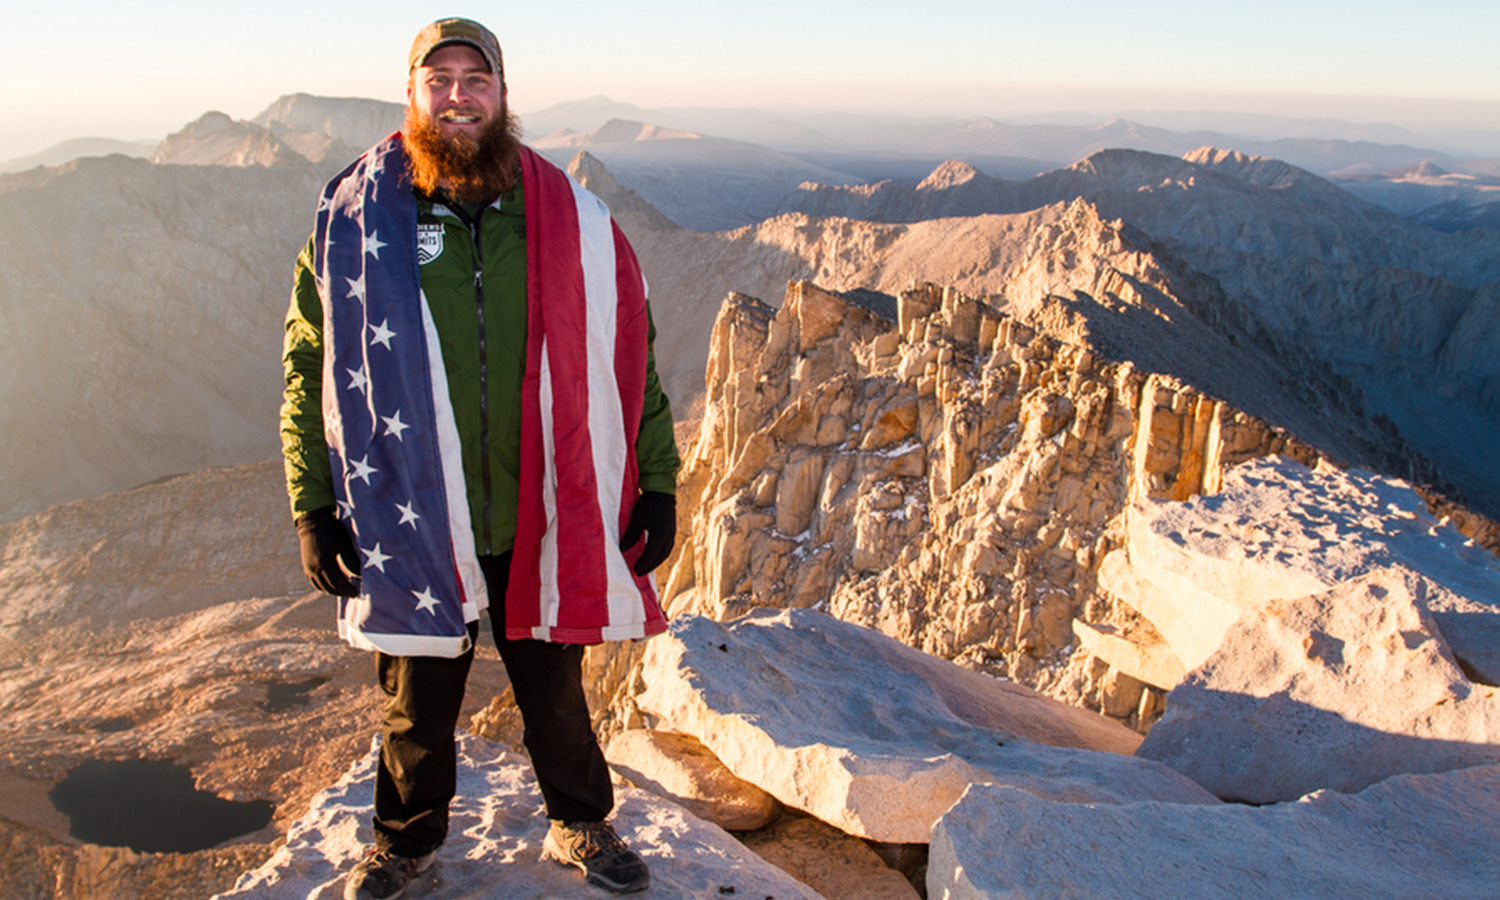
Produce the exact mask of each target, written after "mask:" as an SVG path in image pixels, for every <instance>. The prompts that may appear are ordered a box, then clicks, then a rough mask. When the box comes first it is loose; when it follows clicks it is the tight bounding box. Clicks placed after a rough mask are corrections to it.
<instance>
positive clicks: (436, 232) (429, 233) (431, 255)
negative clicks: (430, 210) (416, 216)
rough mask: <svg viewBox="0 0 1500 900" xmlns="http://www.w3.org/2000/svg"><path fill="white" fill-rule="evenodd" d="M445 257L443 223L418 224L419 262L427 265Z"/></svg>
mask: <svg viewBox="0 0 1500 900" xmlns="http://www.w3.org/2000/svg"><path fill="white" fill-rule="evenodd" d="M442 255H443V223H441V222H418V223H417V262H418V263H420V264H421V265H424V266H425V265H427V264H428V263H430V262H432V261H433V260H435V259H437V258H438V257H439V256H442Z"/></svg>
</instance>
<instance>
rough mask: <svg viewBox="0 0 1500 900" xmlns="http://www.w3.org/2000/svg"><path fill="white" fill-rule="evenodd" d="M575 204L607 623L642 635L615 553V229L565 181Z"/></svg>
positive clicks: (618, 419)
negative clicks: (586, 317) (636, 631)
mask: <svg viewBox="0 0 1500 900" xmlns="http://www.w3.org/2000/svg"><path fill="white" fill-rule="evenodd" d="M569 184H570V185H571V186H572V188H573V199H574V202H575V204H576V205H577V207H578V231H579V235H578V243H579V248H580V250H581V251H582V252H581V254H580V255H581V256H582V257H583V285H584V295H585V302H586V303H587V312H588V379H589V445H590V447H591V448H592V449H593V457H594V458H593V462H594V483H595V484H596V485H597V487H598V492H599V514H600V518H601V519H603V522H604V546H603V547H602V548H600V549H601V551H602V553H603V556H604V560H605V567H606V571H607V577H608V579H609V585H608V595H607V596H608V601H609V625H608V627H610V628H615V627H621V626H624V627H629V626H637V627H639V628H641V633H640V634H638V635H635V636H637V637H644V636H645V633H644V624H645V610H644V608H643V604H642V603H641V592H640V588H638V587H637V586H636V584H635V580H634V578H633V577H632V575H631V571H630V564H629V563H628V562H626V560H625V557H624V555H623V554H622V553H621V552H620V549H619V548H620V505H621V496H620V493H621V490H622V489H623V487H624V483H625V463H626V459H627V450H628V445H627V444H626V440H627V439H626V437H625V411H624V409H623V408H622V407H621V405H620V386H619V382H618V381H616V379H615V334H616V327H617V324H618V323H617V316H618V314H619V306H620V296H619V283H618V282H617V281H616V278H615V234H614V227H613V225H612V224H611V221H610V217H609V208H608V207H606V206H605V205H604V201H602V200H600V199H599V198H598V197H596V196H594V195H593V194H591V193H589V192H588V191H586V190H584V189H583V188H582V187H580V186H579V185H578V184H576V183H574V182H572V181H571V180H570V181H569Z"/></svg>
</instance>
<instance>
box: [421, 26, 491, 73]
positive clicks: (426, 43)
mask: <svg viewBox="0 0 1500 900" xmlns="http://www.w3.org/2000/svg"><path fill="white" fill-rule="evenodd" d="M448 44H468V45H469V46H470V47H473V48H474V49H475V50H478V51H479V54H480V55H481V56H483V57H484V59H485V62H487V63H489V64H490V71H491V72H494V73H495V74H496V75H499V76H500V77H501V78H504V77H505V64H504V60H503V59H502V58H501V56H500V42H499V41H498V40H496V39H495V35H494V34H493V33H492V32H491V31H490V30H489V29H488V28H485V27H484V26H483V25H481V24H479V23H478V22H476V21H474V20H473V19H458V18H453V19H438V20H437V21H436V22H433V23H432V24H431V25H428V26H427V27H426V28H423V29H422V30H421V31H419V32H417V39H416V40H414V41H412V42H411V53H410V54H408V55H407V63H408V65H407V68H408V69H415V68H416V67H417V66H420V65H421V64H422V63H424V62H426V61H427V57H428V56H429V55H430V54H431V53H432V51H434V50H436V49H437V48H439V47H445V46H447V45H448Z"/></svg>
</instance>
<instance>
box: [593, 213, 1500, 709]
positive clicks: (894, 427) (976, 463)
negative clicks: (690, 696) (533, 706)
mask: <svg viewBox="0 0 1500 900" xmlns="http://www.w3.org/2000/svg"><path fill="white" fill-rule="evenodd" d="M1080 212H1086V210H1082V209H1081V210H1080ZM1101 232H1105V233H1107V232H1108V227H1107V226H1106V225H1105V224H1104V223H1098V225H1097V226H1096V229H1095V231H1094V234H1093V238H1094V239H1096V240H1097V239H1099V238H1100V237H1101ZM1088 233H1089V230H1088V229H1087V228H1082V227H1080V228H1075V229H1072V230H1070V231H1067V232H1066V236H1067V237H1066V238H1065V237H1064V232H1062V231H1061V230H1059V232H1058V234H1057V235H1056V236H1055V238H1054V241H1053V242H1052V245H1051V246H1050V247H1048V248H1047V250H1046V251H1045V252H1044V251H1042V250H1041V249H1039V248H1033V249H1034V254H1033V258H1032V262H1033V265H1034V266H1037V267H1039V268H1042V269H1045V268H1047V267H1046V266H1045V265H1042V264H1041V263H1040V262H1039V260H1040V259H1042V258H1045V257H1050V256H1052V255H1053V254H1057V257H1058V258H1061V256H1063V255H1065V254H1067V253H1070V252H1071V253H1073V254H1074V257H1073V258H1074V260H1075V262H1077V260H1078V251H1079V250H1080V247H1079V246H1078V244H1079V243H1080V240H1079V239H1080V235H1086V234H1088ZM1044 243H1045V242H1044ZM1115 261H1116V262H1119V261H1121V260H1119V259H1118V258H1117V259H1116V260H1115ZM1135 263H1136V269H1135V270H1134V271H1133V272H1131V273H1128V274H1127V273H1126V272H1125V271H1123V270H1121V269H1119V268H1115V267H1114V266H1111V265H1109V264H1107V261H1101V260H1100V259H1099V258H1098V257H1096V258H1095V265H1093V266H1086V265H1082V264H1076V265H1073V266H1072V267H1070V268H1068V269H1066V270H1063V271H1059V270H1056V269H1054V270H1053V274H1054V275H1055V276H1057V277H1058V278H1060V279H1064V280H1065V279H1066V278H1067V277H1073V278H1077V279H1079V280H1080V281H1081V280H1083V279H1085V278H1091V279H1092V280H1093V281H1094V283H1095V285H1096V287H1095V293H1094V295H1093V302H1094V303H1096V304H1097V305H1098V307H1099V308H1100V309H1103V310H1109V311H1110V312H1105V313H1103V314H1102V316H1101V318H1103V319H1108V318H1109V317H1110V316H1111V315H1118V316H1124V317H1125V318H1130V314H1132V311H1133V315H1134V316H1136V317H1138V318H1143V319H1144V321H1137V322H1135V323H1133V324H1134V325H1135V327H1136V328H1137V329H1138V330H1137V332H1136V336H1137V337H1138V338H1139V339H1140V340H1141V341H1142V342H1149V339H1150V337H1151V336H1152V335H1155V336H1156V337H1157V338H1158V339H1159V342H1169V341H1170V340H1171V338H1172V335H1173V334H1174V330H1175V333H1176V334H1177V335H1179V336H1181V335H1183V334H1184V332H1183V331H1182V329H1183V328H1184V326H1185V324H1186V323H1185V321H1184V320H1191V319H1192V318H1193V316H1192V314H1191V312H1190V311H1189V310H1188V309H1187V308H1186V307H1184V306H1182V305H1180V304H1177V303H1175V300H1176V298H1175V296H1174V293H1173V291H1174V289H1180V287H1179V286H1178V285H1177V284H1176V282H1175V281H1174V278H1173V275H1172V273H1171V272H1170V270H1167V269H1163V268H1162V267H1161V266H1160V265H1159V264H1157V263H1156V261H1155V260H1153V259H1152V258H1150V257H1149V256H1139V257H1137V258H1136V259H1135ZM1025 270H1026V267H1024V266H1023V267H1022V271H1025ZM1091 270H1092V271H1091ZM1111 277H1112V278H1113V279H1114V284H1113V287H1112V288H1107V289H1101V288H1100V285H1107V284H1108V282H1109V280H1110V278H1111ZM1142 284H1151V288H1150V290H1149V291H1147V290H1142V289H1141V288H1140V287H1139V285H1142ZM1063 294H1064V296H1067V293H1066V292H1063ZM1088 324H1089V323H1085V322H1081V321H1080V317H1079V315H1078V312H1077V309H1076V308H1075V306H1074V304H1073V303H1072V302H1071V301H1069V300H1064V299H1061V298H1059V297H1057V296H1044V297H1038V298H1033V300H1032V301H1031V303H1030V304H1028V308H1027V309H1026V310H1025V311H1023V312H1020V313H1018V314H1010V313H1005V312H1001V311H999V310H997V309H996V308H994V307H992V306H989V305H988V304H985V303H983V302H980V301H977V300H975V299H973V298H970V297H967V296H965V295H964V294H962V293H960V292H958V291H955V290H952V289H946V290H945V289H940V288H937V287H934V286H932V285H918V286H916V287H914V288H912V289H911V290H908V291H905V292H902V293H901V294H900V296H899V297H896V298H892V297H889V296H887V295H882V294H877V293H874V292H859V291H856V292H850V293H847V294H844V295H839V294H834V293H831V292H829V291H825V290H823V289H821V288H819V287H817V286H815V285H813V284H810V283H806V282H799V283H794V284H792V285H791V286H789V288H788V290H787V296H786V299H785V301H784V303H783V304H782V306H781V308H780V310H774V309H772V308H771V307H770V306H768V305H766V304H764V303H762V302H760V301H758V300H756V299H754V298H750V297H747V296H744V295H732V296H731V297H730V298H729V299H728V300H726V301H725V304H724V306H723V309H722V312H721V314H720V316H719V319H718V321H717V323H716V325H715V328H714V335H713V344H712V349H711V352H710V357H709V366H708V375H707V382H708V400H707V404H706V409H705V415H704V419H703V423H702V426H701V430H700V432H699V435H698V438H697V441H696V444H695V445H694V447H693V448H692V450H691V452H690V453H689V454H688V457H687V465H686V470H685V472H684V474H683V477H682V482H681V486H680V488H679V498H680V500H679V508H680V509H681V510H682V511H683V512H682V516H683V518H684V519H685V520H686V521H685V522H684V523H683V533H684V534H685V535H687V539H686V541H685V542H684V545H683V546H682V547H681V549H680V551H679V553H678V555H677V556H676V557H675V559H674V561H673V564H672V566H671V569H670V576H669V577H668V578H667V580H666V584H665V586H664V589H663V596H664V598H665V601H666V605H667V608H668V609H669V611H670V612H671V613H672V614H681V613H684V612H699V613H704V614H708V615H711V616H713V617H716V618H728V617H733V616H736V615H739V614H742V613H744V612H745V611H747V610H748V609H750V608H752V607H756V606H771V607H806V606H816V607H821V608H826V609H828V610H829V611H830V612H832V613H833V614H834V615H836V616H838V617H840V618H843V619H846V620H848V621H853V622H857V623H860V624H864V625H869V626H872V627H875V628H878V629H880V630H882V631H884V632H886V633H887V634H890V635H892V636H894V637H896V638H898V639H899V640H901V641H903V642H905V643H907V644H910V645H912V646H916V647H919V648H921V649H923V650H926V651H928V652H931V653H934V654H936V655H939V656H943V657H947V658H951V659H957V660H960V661H962V662H963V663H964V664H966V665H968V666H970V667H972V668H975V669H978V670H981V671H986V672H989V673H992V674H995V675H998V676H1002V677H1006V678H1011V679H1014V680H1017V681H1021V682H1024V683H1026V684H1028V685H1031V686H1034V687H1037V688H1039V689H1041V690H1043V691H1044V692H1046V693H1049V694H1051V695H1053V696H1056V697H1058V698H1060V699H1065V700H1068V701H1070V702H1074V703H1080V704H1084V705H1087V706H1090V707H1096V708H1100V709H1102V710H1103V711H1105V712H1106V713H1108V714H1110V715H1112V716H1115V717H1116V718H1119V719H1122V720H1125V721H1128V722H1129V723H1131V724H1133V725H1136V726H1137V727H1141V728H1145V727H1147V726H1149V724H1150V723H1151V722H1152V721H1153V720H1154V718H1155V716H1156V715H1158V714H1159V712H1160V710H1161V706H1162V693H1161V692H1160V691H1159V690H1156V689H1153V688H1150V687H1148V686H1146V685H1145V684H1143V683H1142V682H1140V681H1137V680H1135V679H1134V678H1132V677H1131V676H1129V675H1126V674H1124V673H1123V672H1120V671H1118V670H1116V669H1114V668H1112V667H1111V666H1109V665H1108V664H1106V663H1103V662H1102V661H1100V660H1097V659H1096V658H1095V657H1094V656H1093V655H1092V654H1090V653H1089V652H1088V651H1087V650H1084V649H1081V648H1080V647H1079V646H1078V644H1077V642H1076V641H1075V638H1074V630H1073V627H1072V623H1073V621H1074V620H1075V619H1078V620H1082V621H1084V622H1088V623H1093V624H1096V625H1100V626H1108V630H1109V631H1111V632H1113V633H1119V634H1127V635H1128V634H1131V633H1133V632H1149V631H1150V630H1151V626H1150V625H1149V623H1146V622H1145V621H1144V620H1143V619H1141V618H1140V617H1139V616H1138V615H1136V614H1135V613H1134V612H1133V611H1132V610H1131V609H1130V608H1129V607H1127V606H1125V605H1123V604H1121V603H1118V602H1117V601H1115V600H1114V599H1113V598H1111V597H1110V596H1108V595H1107V594H1105V593H1103V592H1101V591H1099V590H1098V589H1097V572H1098V567H1099V563H1100V561H1101V560H1102V559H1103V558H1104V556H1105V555H1106V554H1107V553H1108V552H1110V551H1111V550H1112V549H1114V548H1116V547H1117V546H1119V545H1120V543H1121V541H1122V538H1123V529H1124V524H1123V514H1124V512H1125V510H1126V508H1127V506H1128V504H1129V502H1130V500H1131V499H1132V498H1133V497H1158V498H1174V499H1186V498H1187V497H1189V496H1192V495H1195V494H1198V493H1203V492H1213V491H1214V490H1216V488H1217V487H1218V485H1219V484H1220V482H1221V479H1222V477H1223V473H1224V471H1225V469H1226V468H1228V467H1230V466H1232V465H1234V464H1236V463H1238V462H1240V461H1243V460H1247V459H1251V458H1255V457H1259V456H1263V455H1266V454H1271V453H1281V454H1285V455H1290V456H1292V457H1294V458H1297V459H1300V460H1302V461H1304V462H1308V463H1311V462H1314V461H1315V460H1317V459H1319V458H1323V457H1331V458H1333V459H1337V460H1341V461H1346V462H1347V461H1350V460H1354V459H1359V458H1360V457H1364V458H1365V459H1366V460H1368V459H1369V458H1371V457H1375V458H1378V459H1380V460H1381V461H1382V462H1383V463H1384V464H1385V465H1387V466H1396V467H1400V466H1402V465H1405V466H1407V467H1408V468H1417V469H1420V467H1421V461H1420V460H1419V459H1418V458H1416V457H1415V456H1414V455H1413V454H1412V453H1411V451H1410V450H1409V449H1408V448H1407V447H1405V445H1404V444H1403V443H1402V442H1401V440H1400V438H1399V436H1397V435H1395V434H1393V433H1391V432H1389V431H1387V430H1383V429H1381V428H1380V427H1379V426H1377V425H1375V424H1374V423H1372V422H1370V421H1368V420H1366V419H1364V418H1363V417H1362V416H1360V415H1359V414H1358V413H1357V412H1356V411H1355V410H1354V409H1350V408H1349V405H1351V404H1353V405H1357V399H1358V398H1357V391H1355V390H1354V389H1353V388H1352V387H1350V386H1348V384H1347V383H1346V382H1340V381H1339V380H1338V379H1337V378H1323V379H1320V377H1319V374H1318V373H1317V372H1316V370H1301V371H1298V370H1295V369H1293V368H1290V367H1289V366H1288V359H1281V360H1277V359H1275V358H1267V357H1264V356H1261V357H1259V360H1260V361H1259V364H1258V365H1252V364H1251V362H1252V360H1251V357H1252V355H1253V354H1249V353H1246V352H1244V351H1242V350H1239V349H1238V348H1236V347H1234V346H1233V345H1231V344H1230V343H1229V342H1228V341H1226V340H1224V339H1223V338H1222V337H1221V338H1218V339H1217V340H1215V339H1214V338H1213V332H1212V331H1211V330H1208V329H1204V333H1203V334H1200V335H1198V336H1197V337H1198V338H1199V339H1200V340H1201V343H1199V344H1198V345H1196V346H1195V347H1193V348H1192V353H1197V354H1204V356H1205V357H1208V356H1213V357H1214V358H1213V359H1211V360H1210V359H1207V358H1205V359H1202V360H1200V362H1202V363H1203V365H1202V366H1200V367H1199V368H1198V369H1197V370H1196V371H1195V370H1194V369H1193V367H1192V366H1191V365H1190V364H1191V362H1192V360H1191V359H1182V358H1179V359H1177V360H1176V363H1178V365H1179V368H1178V372H1179V373H1180V374H1169V373H1167V372H1166V371H1164V368H1165V367H1152V366H1147V365H1142V364H1140V363H1133V362H1130V361H1125V360H1124V359H1123V358H1122V357H1121V356H1120V355H1118V354H1116V353H1115V352H1113V351H1112V350H1111V349H1109V344H1108V340H1104V341H1101V340H1098V339H1096V338H1095V337H1094V335H1092V334H1091V333H1090V331H1089V329H1088V327H1086V326H1087V325H1088ZM1093 324H1094V325H1095V326H1097V325H1098V323H1097V322H1095V323H1093ZM1098 330H1099V331H1100V332H1105V335H1104V336H1105V337H1106V338H1107V339H1114V340H1116V341H1118V340H1119V335H1118V334H1108V331H1109V329H1107V328H1098ZM1179 349H1182V348H1179ZM1189 355H1190V356H1191V354H1189ZM1241 358H1243V360H1244V368H1240V369H1238V370H1237V371H1235V381H1236V383H1237V384H1238V385H1239V387H1240V393H1241V395H1242V396H1246V397H1250V398H1255V397H1256V396H1257V392H1263V394H1264V395H1265V396H1266V397H1269V395H1272V394H1275V395H1276V403H1275V405H1274V406H1272V407H1267V408H1268V409H1269V410H1271V411H1272V414H1273V415H1274V416H1275V417H1276V418H1277V419H1278V420H1280V422H1281V423H1285V422H1296V423H1297V429H1307V430H1312V431H1318V433H1319V437H1318V441H1317V443H1316V444H1314V443H1312V442H1309V441H1308V440H1306V439H1305V438H1304V437H1302V433H1303V432H1302V431H1301V430H1297V429H1294V430H1288V429H1287V428H1286V427H1285V426H1284V424H1282V425H1281V427H1278V425H1273V424H1272V423H1271V422H1270V421H1267V419H1265V418H1262V417H1260V416H1257V415H1251V414H1249V413H1247V412H1245V411H1244V410H1243V408H1237V406H1236V405H1235V404H1231V403H1228V402H1225V400H1224V399H1223V398H1222V397H1221V396H1216V395H1215V394H1213V393H1211V392H1207V391H1205V390H1204V389H1203V388H1202V386H1201V385H1200V384H1195V383H1194V382H1195V376H1198V375H1202V374H1204V373H1206V372H1208V371H1209V369H1210V368H1214V369H1217V370H1222V369H1223V368H1225V367H1226V366H1227V367H1228V368H1230V369H1231V370H1235V369H1236V367H1237V366H1238V365H1240V362H1241ZM1152 359H1153V361H1154V362H1157V363H1161V362H1169V363H1170V362H1173V359H1172V354H1171V353H1169V352H1166V351H1162V352H1160V353H1158V355H1156V356H1155V357H1153V358H1152ZM1293 361H1294V360H1293ZM1296 378H1301V379H1302V380H1303V381H1304V385H1303V387H1304V389H1303V390H1301V391H1296V390H1292V389H1291V382H1292V380H1294V379H1296ZM1340 390H1344V391H1347V392H1348V393H1346V394H1342V395H1341V394H1340ZM1341 401H1342V402H1343V403H1344V404H1345V408H1346V409H1348V411H1347V412H1346V413H1344V415H1343V420H1342V422H1341V424H1340V427H1338V428H1330V427H1329V426H1330V422H1331V420H1332V419H1333V418H1335V416H1333V415H1331V414H1330V409H1331V408H1337V404H1339V403H1340V402H1341ZM1474 522H1475V523H1478V524H1480V525H1483V520H1477V519H1476V520H1474ZM1489 540H1490V541H1491V544H1492V546H1500V544H1495V542H1494V534H1493V533H1490V534H1489ZM616 665H617V666H618V663H617V664H616ZM616 672H617V673H618V668H617V669H616ZM617 714H618V713H617ZM624 718H625V719H626V720H628V718H629V714H628V712H626V713H625V714H624Z"/></svg>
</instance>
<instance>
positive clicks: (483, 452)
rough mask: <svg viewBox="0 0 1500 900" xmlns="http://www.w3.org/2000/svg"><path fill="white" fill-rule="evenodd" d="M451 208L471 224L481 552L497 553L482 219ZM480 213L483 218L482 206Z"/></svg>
mask: <svg viewBox="0 0 1500 900" xmlns="http://www.w3.org/2000/svg"><path fill="white" fill-rule="evenodd" d="M450 208H451V209H452V210H453V212H454V213H455V214H456V215H457V216H458V217H459V218H460V219H461V220H462V221H463V223H464V224H465V225H467V226H468V227H469V239H470V240H471V241H472V242H473V245H474V311H475V315H476V317H477V319H478V323H479V485H480V489H481V491H483V493H484V502H483V509H484V512H483V519H484V521H483V523H482V525H481V536H482V538H483V541H482V544H483V546H482V548H481V550H480V554H481V555H483V556H494V555H495V551H494V546H493V541H492V539H491V534H490V531H491V524H492V519H493V516H492V514H491V511H490V383H489V382H490V377H489V375H490V373H489V369H490V365H489V350H488V347H487V344H486V336H485V327H484V254H483V252H482V251H481V250H480V244H479V221H480V220H479V219H471V218H469V214H468V213H467V212H465V211H464V210H463V209H461V208H460V207H459V206H458V204H456V203H455V204H453V206H452V207H450ZM479 215H480V218H481V219H482V218H483V216H484V210H483V209H481V210H480V211H479Z"/></svg>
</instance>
